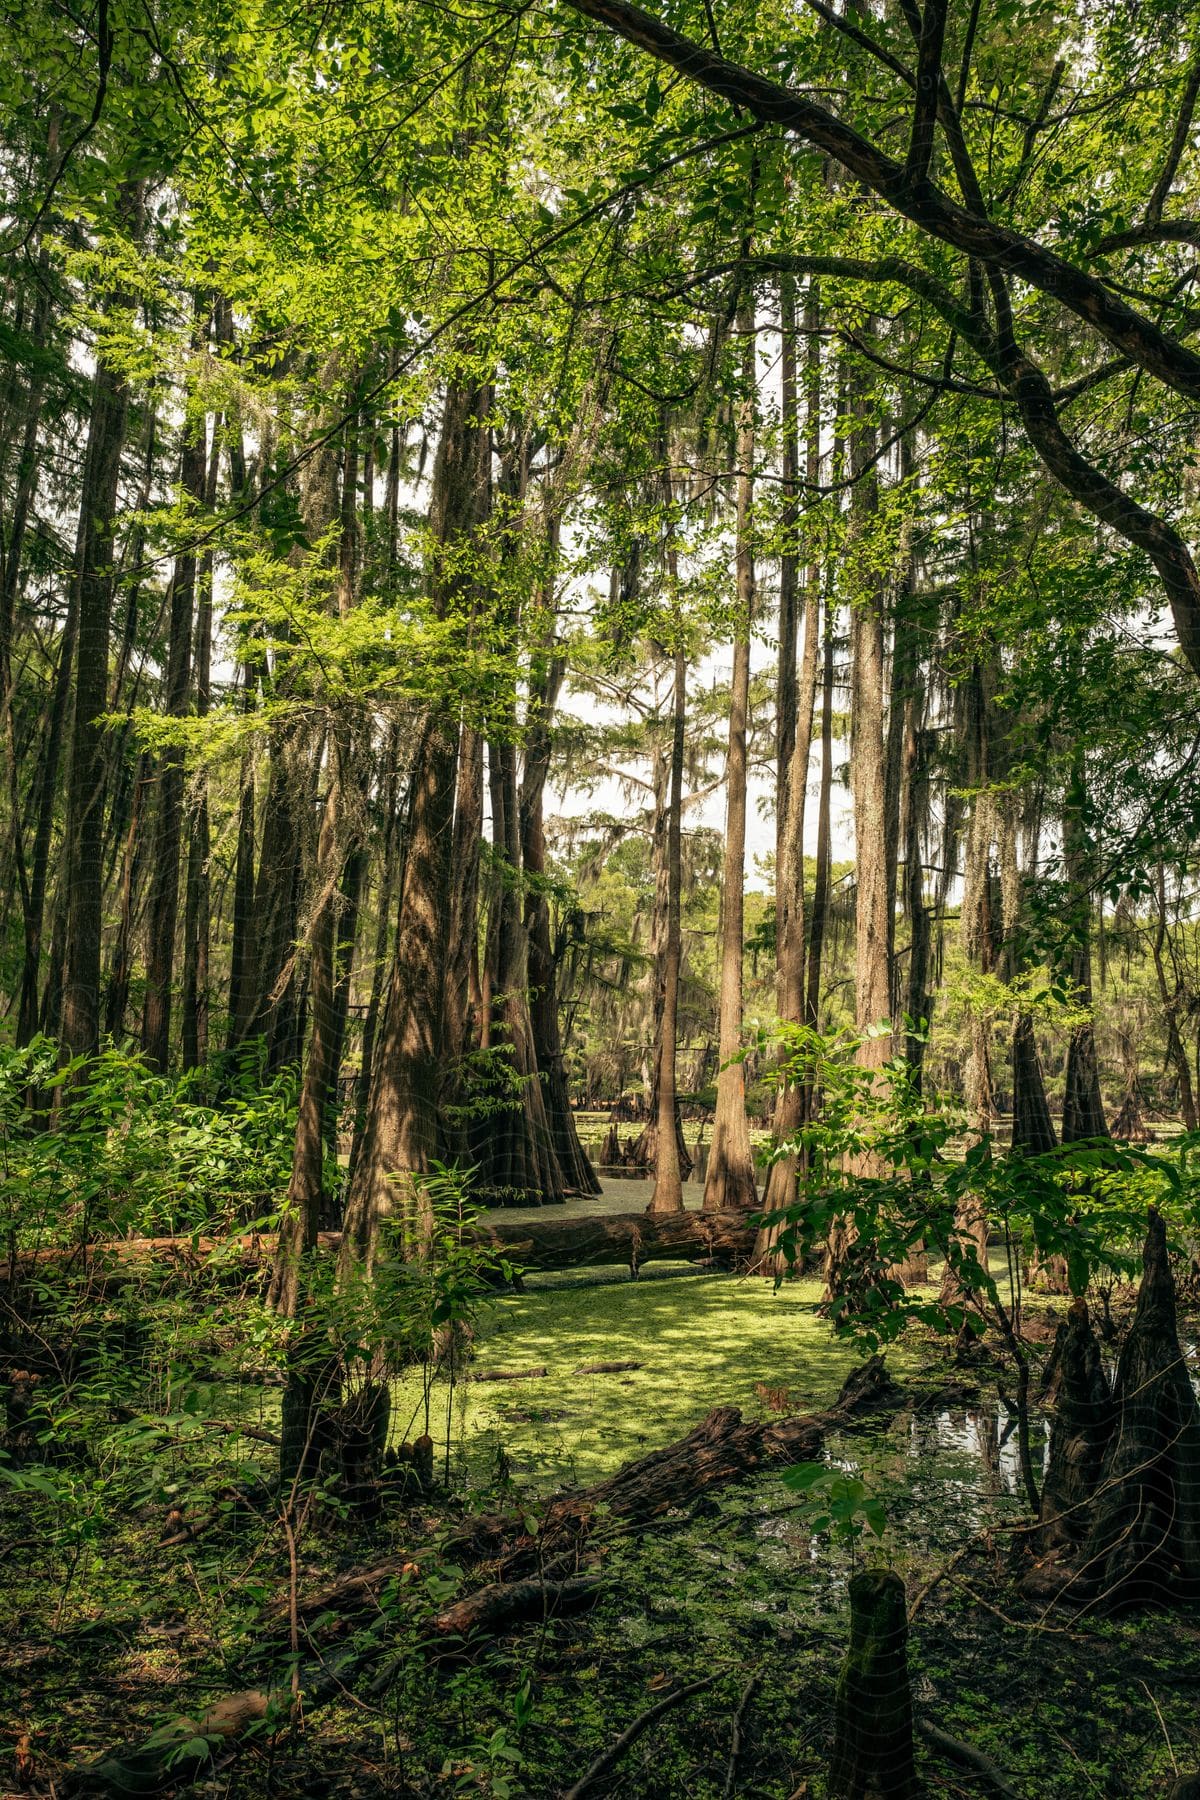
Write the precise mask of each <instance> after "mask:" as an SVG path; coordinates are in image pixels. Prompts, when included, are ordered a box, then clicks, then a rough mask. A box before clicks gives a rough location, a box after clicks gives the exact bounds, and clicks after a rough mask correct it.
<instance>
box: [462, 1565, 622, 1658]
mask: <svg viewBox="0 0 1200 1800" xmlns="http://www.w3.org/2000/svg"><path fill="white" fill-rule="evenodd" d="M600 1588H601V1582H600V1579H599V1577H598V1576H595V1575H571V1576H568V1577H566V1579H565V1580H562V1581H543V1580H540V1579H539V1578H538V1577H536V1576H534V1577H531V1578H529V1579H527V1580H524V1581H492V1582H489V1583H488V1585H487V1586H486V1587H481V1588H477V1589H476V1591H475V1593H473V1594H468V1595H467V1597H466V1599H465V1600H456V1601H455V1602H454V1604H453V1605H452V1606H447V1607H445V1608H444V1609H443V1610H442V1611H441V1612H440V1613H438V1615H437V1617H436V1618H435V1619H434V1621H433V1631H434V1634H435V1636H436V1637H439V1638H445V1639H453V1638H456V1639H459V1640H460V1641H461V1642H462V1644H463V1645H465V1646H469V1645H470V1643H471V1640H472V1639H473V1638H477V1637H498V1636H499V1635H500V1633H501V1632H504V1631H507V1630H508V1629H509V1627H510V1626H512V1625H523V1624H525V1623H526V1622H527V1621H528V1620H530V1619H551V1618H555V1617H557V1616H559V1615H560V1614H562V1613H568V1612H579V1611H580V1610H581V1609H582V1608H584V1607H586V1606H591V1605H593V1604H594V1603H595V1601H596V1600H597V1599H598V1598H599V1596H600Z"/></svg>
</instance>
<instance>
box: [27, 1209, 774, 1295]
mask: <svg viewBox="0 0 1200 1800" xmlns="http://www.w3.org/2000/svg"><path fill="white" fill-rule="evenodd" d="M754 1237H755V1233H754V1231H753V1230H752V1229H751V1228H750V1227H749V1226H748V1225H747V1223H746V1219H745V1215H744V1214H742V1213H739V1212H724V1213H702V1212H682V1213H662V1214H653V1215H652V1214H649V1213H640V1212H639V1213H607V1214H603V1213H601V1214H589V1215H586V1216H576V1217H574V1218H571V1217H570V1216H568V1217H565V1218H564V1217H562V1216H561V1215H559V1216H557V1217H554V1218H546V1219H534V1220H522V1221H520V1222H517V1223H510V1222H509V1221H507V1220H505V1219H503V1218H501V1219H498V1220H497V1221H496V1222H495V1223H494V1224H493V1223H485V1224H480V1225H476V1226H472V1227H469V1228H467V1229H466V1230H465V1231H464V1232H463V1243H464V1244H466V1245H474V1246H477V1247H479V1248H481V1249H487V1250H490V1251H492V1252H493V1253H494V1254H495V1256H497V1257H502V1258H503V1259H504V1260H505V1261H506V1262H509V1263H512V1264H513V1265H514V1267H516V1268H518V1269H524V1270H530V1271H533V1270H539V1271H540V1270H557V1269H576V1268H589V1267H600V1266H602V1265H604V1264H614V1263H617V1264H626V1265H628V1267H629V1268H630V1269H631V1271H632V1272H633V1273H634V1274H636V1273H637V1270H638V1269H639V1268H640V1267H641V1266H642V1264H643V1263H648V1262H663V1261H671V1262H708V1261H712V1262H717V1263H722V1264H732V1263H736V1262H739V1261H742V1260H745V1259H748V1258H749V1257H750V1255H751V1253H752V1251H753V1248H754ZM341 1241H342V1234H341V1232H340V1231H322V1232H321V1233H320V1234H319V1235H318V1238H317V1250H318V1253H319V1254H321V1255H326V1256H335V1255H336V1254H337V1252H338V1249H339V1247H340V1245H341ZM276 1242H277V1236H276V1233H274V1232H270V1231H266V1232H248V1233H243V1234H240V1235H239V1234H234V1235H231V1236H229V1237H199V1236H185V1237H157V1238H108V1239H104V1240H100V1241H97V1242H96V1243H92V1244H75V1245H63V1246H55V1247H52V1248H50V1249H45V1250H36V1251H23V1252H19V1253H17V1254H15V1255H12V1256H10V1257H8V1258H7V1259H6V1260H5V1261H4V1262H3V1263H0V1285H7V1286H12V1285H14V1284H16V1283H18V1282H19V1281H20V1280H21V1279H23V1278H25V1279H28V1278H30V1277H32V1276H35V1275H41V1274H44V1273H46V1272H48V1271H49V1270H51V1269H57V1270H60V1271H61V1272H62V1273H63V1274H68V1275H75V1276H78V1277H79V1278H80V1279H86V1280H88V1281H90V1282H93V1283H96V1284H100V1285H102V1284H103V1283H104V1282H105V1280H106V1278H107V1277H108V1276H109V1275H112V1274H116V1275H118V1276H119V1277H120V1279H122V1280H124V1279H127V1272H128V1270H129V1268H130V1267H131V1266H136V1267H138V1268H140V1269H144V1270H145V1272H146V1273H147V1274H152V1273H155V1272H157V1273H165V1272H167V1271H171V1272H175V1273H178V1274H185V1275H186V1274H199V1273H201V1272H205V1271H212V1272H214V1273H215V1272H218V1271H222V1270H228V1271H229V1272H230V1273H231V1274H235V1275H238V1274H250V1273H252V1272H253V1271H254V1270H256V1269H258V1268H260V1267H261V1266H262V1265H263V1264H264V1263H269V1262H271V1261H272V1260H273V1258H274V1255H275V1246H276Z"/></svg>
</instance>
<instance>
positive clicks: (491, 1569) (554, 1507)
mask: <svg viewBox="0 0 1200 1800" xmlns="http://www.w3.org/2000/svg"><path fill="white" fill-rule="evenodd" d="M899 1397H900V1390H899V1389H897V1388H896V1387H895V1385H894V1383H892V1381H891V1380H890V1378H889V1376H888V1375H887V1372H886V1370H885V1368H884V1365H883V1359H882V1358H881V1357H878V1356H876V1357H872V1358H871V1359H870V1361H869V1362H868V1363H866V1364H864V1365H863V1367H862V1368H860V1369H856V1370H854V1371H853V1372H852V1373H851V1374H850V1375H849V1376H848V1377H847V1380H846V1382H845V1384H844V1386H843V1388H842V1392H841V1394H840V1395H839V1397H838V1400H837V1401H836V1402H835V1404H834V1405H833V1406H832V1407H830V1408H829V1410H828V1411H826V1412H823V1413H817V1414H813V1415H811V1416H806V1415H797V1416H795V1417H792V1418H786V1419H773V1420H770V1421H756V1420H747V1419H743V1417H742V1415H741V1413H740V1412H739V1411H738V1409H737V1407H735V1406H719V1407H716V1408H714V1409H713V1411H712V1412H710V1413H709V1414H708V1416H707V1417H706V1418H704V1419H703V1420H701V1422H700V1423H699V1424H698V1425H697V1426H696V1427H695V1429H694V1430H692V1431H690V1432H688V1433H687V1435H686V1436H685V1437H682V1438H679V1439H677V1440H676V1442H674V1443H672V1444H668V1445H666V1446H665V1447H664V1448H663V1449H661V1450H656V1451H652V1452H651V1453H650V1454H649V1455H648V1456H643V1457H639V1458H638V1459H637V1461H635V1462H631V1463H626V1464H625V1465H624V1467H623V1468H621V1469H618V1470H617V1472H616V1473H615V1474H614V1475H611V1476H609V1477H608V1478H607V1479H606V1480H604V1481H601V1482H598V1483H597V1484H596V1485H595V1486H594V1487H591V1488H586V1489H584V1490H582V1491H581V1492H578V1493H563V1494H559V1495H557V1496H555V1497H554V1498H552V1499H551V1500H550V1501H549V1502H548V1503H547V1504H546V1506H544V1507H543V1508H542V1509H541V1512H540V1517H539V1520H538V1527H537V1531H536V1534H534V1533H531V1531H530V1530H529V1523H530V1521H529V1515H528V1511H527V1510H526V1511H525V1512H524V1513H519V1512H513V1513H495V1514H490V1515H487V1516H486V1517H482V1518H478V1519H473V1520H470V1521H468V1522H467V1523H466V1524H465V1525H464V1526H463V1527H462V1528H461V1529H460V1530H459V1531H458V1532H457V1533H456V1534H455V1535H454V1536H453V1538H452V1539H451V1541H450V1543H449V1544H448V1545H447V1546H445V1549H444V1552H443V1554H446V1555H449V1556H451V1557H454V1558H456V1559H457V1560H459V1561H460V1562H466V1563H471V1564H473V1565H474V1566H475V1567H476V1568H481V1566H482V1567H483V1568H485V1569H486V1573H487V1574H488V1577H489V1579H488V1580H487V1581H486V1582H485V1583H484V1584H483V1585H482V1586H480V1587H478V1588H476V1589H474V1590H473V1591H472V1592H471V1593H469V1594H467V1595H465V1596H464V1597H463V1598H462V1599H460V1600H456V1601H454V1602H453V1603H451V1604H449V1605H447V1606H444V1607H442V1608H441V1609H440V1610H439V1611H437V1612H436V1613H434V1614H433V1615H432V1616H431V1617H430V1618H429V1620H428V1623H427V1628H426V1632H425V1642H426V1644H427V1646H428V1648H429V1649H430V1651H431V1653H432V1654H434V1655H436V1656H438V1657H439V1659H440V1658H442V1657H444V1656H446V1655H459V1654H463V1653H467V1652H469V1650H470V1648H471V1645H472V1643H474V1642H476V1641H486V1640H487V1639H489V1638H490V1637H493V1636H495V1635H497V1634H498V1633H499V1632H502V1631H505V1630H508V1629H509V1628H510V1627H512V1626H513V1625H516V1624H519V1623H521V1622H523V1621H525V1620H528V1619H531V1618H543V1617H549V1616H551V1615H554V1614H558V1613H564V1612H567V1611H574V1610H576V1609H578V1608H579V1607H581V1606H587V1605H590V1604H591V1603H592V1602H593V1600H594V1599H595V1598H596V1597H597V1596H598V1593H599V1591H600V1585H601V1583H600V1578H598V1576H597V1574H596V1573H595V1571H594V1569H585V1568H584V1565H585V1563H594V1562H595V1560H596V1558H597V1555H598V1553H599V1551H600V1550H601V1548H602V1545H601V1543H600V1541H599V1539H600V1535H601V1530H602V1531H603V1534H604V1535H605V1536H607V1535H611V1534H613V1533H615V1532H624V1531H634V1530H637V1529H639V1528H641V1527H643V1526H646V1525H649V1524H651V1523H653V1521H654V1520H655V1519H657V1518H659V1517H661V1516H662V1514H663V1513H666V1512H669V1511H671V1510H672V1509H674V1508H681V1507H685V1506H688V1505H691V1504H692V1503H693V1502H694V1500H695V1499H696V1497H697V1496H698V1495H699V1494H702V1493H704V1492H705V1491H707V1490H709V1489H712V1488H715V1487H719V1486H722V1485H725V1484H727V1483H729V1482H732V1481H738V1480H742V1479H745V1478H746V1477H748V1476H750V1475H753V1474H755V1473H757V1472H758V1471H759V1470H760V1469H762V1468H765V1467H769V1466H771V1465H772V1464H775V1465H778V1464H780V1463H786V1462H791V1461H794V1460H796V1459H797V1458H801V1459H805V1460H807V1459H810V1458H812V1457H814V1456H816V1454H817V1453H818V1451H819V1450H820V1448H821V1444H822V1441H823V1439H824V1436H825V1432H826V1431H827V1430H828V1429H830V1428H833V1427H836V1426H845V1425H847V1424H849V1423H851V1422H852V1421H853V1420H854V1419H855V1418H856V1417H857V1416H859V1415H861V1414H863V1413H868V1412H873V1411H878V1410H879V1408H880V1407H881V1406H891V1405H894V1404H896V1402H897V1401H898V1399H899ZM419 1568H420V1565H419V1563H418V1562H417V1561H416V1560H415V1558H414V1555H413V1553H412V1552H407V1553H405V1554H402V1555H398V1556H394V1557H390V1558H387V1559H385V1560H384V1561H383V1562H381V1563H379V1564H377V1565H376V1566H375V1567H374V1568H372V1569H369V1570H365V1571H364V1570H356V1571H353V1572H351V1573H349V1574H346V1575H343V1576H341V1577H340V1578H339V1580H338V1581H336V1582H334V1583H333V1584H331V1585H330V1586H328V1587H326V1588H325V1589H323V1590H322V1591H321V1592H319V1593H316V1594H312V1595H309V1596H307V1597H302V1596H293V1595H292V1594H288V1595H287V1596H285V1597H283V1598H282V1599H281V1600H279V1601H277V1602H275V1603H274V1604H273V1605H272V1606H271V1607H270V1608H269V1609H268V1612H267V1614H266V1617H265V1623H266V1624H267V1627H268V1634H270V1633H278V1631H279V1630H280V1629H281V1628H282V1629H286V1630H287V1631H288V1632H289V1633H291V1634H296V1633H298V1632H299V1631H300V1630H301V1629H302V1628H305V1627H306V1626H307V1625H308V1622H310V1621H311V1622H312V1631H313V1632H314V1633H315V1632H316V1630H317V1626H318V1624H319V1623H320V1622H322V1621H326V1622H328V1621H332V1622H333V1624H334V1625H335V1627H336V1628H338V1629H342V1628H344V1625H345V1623H346V1621H347V1619H349V1618H352V1617H353V1616H354V1615H356V1614H357V1615H361V1614H363V1613H369V1612H371V1611H376V1612H379V1611H380V1610H381V1609H380V1600H381V1596H382V1594H383V1591H384V1589H385V1588H387V1587H388V1585H389V1584H390V1583H393V1582H396V1581H399V1580H402V1579H403V1578H404V1577H405V1576H406V1575H412V1574H416V1573H419ZM387 1624H388V1622H387V1619H386V1617H381V1618H380V1621H379V1626H380V1629H379V1635H378V1637H377V1638H372V1636H371V1633H370V1630H369V1629H368V1630H367V1631H366V1632H365V1634H364V1633H359V1634H358V1638H357V1647H356V1648H354V1649H353V1650H347V1651H344V1652H338V1654H337V1656H336V1657H332V1656H329V1655H322V1654H321V1653H320V1650H319V1646H318V1645H317V1644H316V1643H315V1641H314V1639H313V1637H312V1636H311V1635H310V1636H309V1645H310V1647H311V1648H312V1649H313V1650H314V1651H316V1655H315V1657H314V1660H313V1661H312V1662H311V1663H306V1664H304V1665H303V1666H302V1667H301V1668H300V1669H299V1670H298V1672H297V1675H296V1677H295V1679H294V1680H293V1678H292V1676H291V1674H290V1673H289V1674H287V1675H286V1676H284V1677H282V1678H281V1680H280V1681H279V1682H278V1683H265V1684H260V1685H258V1686H255V1687H253V1688H247V1689H246V1690H244V1691H243V1692H241V1693H238V1694H232V1695H229V1696H226V1698H224V1699H223V1700H220V1701H217V1702H216V1703H215V1704H214V1705H212V1706H210V1707H209V1708H207V1710H206V1711H205V1712H204V1713H202V1714H200V1715H198V1716H197V1717H196V1718H194V1719H179V1720H176V1721H174V1722H173V1723H172V1724H171V1725H170V1726H169V1727H167V1728H165V1729H163V1730H160V1731H158V1732H154V1733H152V1734H150V1735H149V1736H148V1737H146V1738H144V1739H140V1740H137V1741H135V1742H133V1743H131V1744H127V1745H123V1746H120V1747H118V1748H117V1749H114V1750H111V1751H109V1752H107V1753H106V1754H105V1755H103V1756H102V1757H100V1758H98V1759H97V1760H96V1761H94V1762H91V1763H87V1764H83V1765H76V1766H75V1767H73V1768H70V1769H68V1770H66V1771H65V1773H64V1774H63V1776H62V1777H61V1779H60V1780H59V1781H58V1782H57V1783H56V1789H55V1791H56V1792H57V1793H58V1794H59V1795H61V1796H76V1795H87V1794H97V1795H111V1796H117V1795H134V1794H136V1795H142V1796H150V1795H157V1794H162V1793H165V1792H166V1791H167V1789H169V1788H170V1789H175V1788H179V1787H183V1786H185V1785H186V1784H187V1783H189V1782H191V1781H195V1780H197V1779H199V1778H200V1777H201V1776H203V1775H206V1774H208V1773H210V1772H211V1771H212V1769H213V1768H214V1767H215V1766H216V1764H217V1763H218V1762H221V1761H224V1760H225V1759H226V1758H227V1757H228V1756H230V1755H231V1754H233V1753H234V1752H235V1751H236V1750H237V1749H238V1748H239V1747H240V1746H241V1745H242V1744H243V1743H244V1742H245V1741H247V1739H248V1738H250V1737H251V1736H252V1735H253V1734H254V1733H255V1732H257V1731H266V1730H270V1729H272V1728H273V1727H274V1726H275V1725H276V1724H277V1723H278V1724H283V1723H285V1722H287V1721H288V1720H289V1719H290V1718H291V1717H292V1713H293V1708H294V1707H296V1706H297V1705H299V1706H301V1707H302V1708H303V1710H304V1712H305V1713H311V1712H312V1711H313V1710H314V1708H315V1707H317V1706H320V1705H322V1704H324V1703H325V1702H326V1701H328V1700H331V1699H332V1698H333V1697H334V1695H335V1694H337V1693H341V1692H344V1691H345V1688H346V1686H347V1684H348V1683H349V1682H350V1681H351V1680H356V1681H357V1680H361V1679H362V1677H363V1676H364V1675H365V1674H367V1673H369V1672H370V1671H371V1670H373V1669H374V1670H375V1671H376V1672H377V1673H376V1679H377V1680H379V1679H384V1680H385V1679H386V1667H387V1664H386V1659H387V1655H388V1652H389V1649H390V1639H391V1634H390V1633H389V1631H388V1629H387ZM306 1635H307V1632H306ZM293 1641H298V1639H297V1638H295V1637H294V1638H293ZM262 1648H263V1646H261V1645H260V1650H261V1649H262ZM380 1664H383V1665H384V1669H383V1674H382V1676H380V1675H379V1673H378V1671H379V1665H380ZM589 1779H590V1778H589Z"/></svg>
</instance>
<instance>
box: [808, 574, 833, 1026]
mask: <svg viewBox="0 0 1200 1800" xmlns="http://www.w3.org/2000/svg"><path fill="white" fill-rule="evenodd" d="M836 635H837V602H836V601H835V599H834V596H833V592H832V589H830V590H829V591H828V592H827V593H826V596H825V633H824V642H823V647H822V654H821V777H820V784H819V787H818V790H817V854H816V860H815V862H814V864H813V904H812V926H811V929H810V931H809V934H808V967H807V970H806V972H805V990H806V992H805V1002H804V1005H805V1019H806V1022H807V1023H808V1024H809V1025H811V1026H812V1027H813V1029H814V1030H817V1029H819V1026H820V1019H821V972H822V968H823V962H824V950H825V929H826V925H827V923H828V919H829V889H830V880H831V864H832V860H833V832H832V822H831V813H832V796H833V682H834V661H833V652H834V640H835V637H836Z"/></svg>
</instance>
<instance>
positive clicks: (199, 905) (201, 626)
mask: <svg viewBox="0 0 1200 1800" xmlns="http://www.w3.org/2000/svg"><path fill="white" fill-rule="evenodd" d="M220 441H221V439H220V432H219V431H216V430H214V431H213V443H212V452H211V455H210V457H209V464H208V477H207V480H206V483H205V493H204V503H205V505H206V506H207V507H208V508H209V510H210V511H211V510H212V508H213V507H214V506H215V505H216V503H217V480H218V476H219V472H220ZM196 598H197V616H196V657H195V668H196V674H195V683H194V686H195V694H196V717H197V718H198V719H204V718H207V717H208V709H209V704H210V701H211V698H212V606H213V556H212V552H211V551H206V553H205V554H204V556H203V557H202V558H201V560H200V572H199V586H198V589H197V596H196ZM211 849H212V846H211V841H210V832H209V816H208V771H207V769H204V768H201V769H200V770H198V771H197V775H196V792H195V798H194V800H193V802H192V807H191V830H190V832H189V836H188V861H187V893H186V897H185V901H184V927H183V1021H182V1032H181V1043H182V1050H183V1066H184V1068H185V1069H199V1068H203V1066H204V1064H205V1063H206V1062H207V1061H208V1004H209V980H210V976H209V952H210V934H211V930H212V920H211V903H210V897H209V896H210V889H209V873H208V863H209V857H210V855H211Z"/></svg>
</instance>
